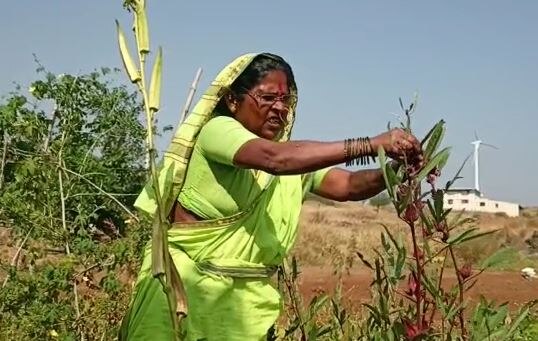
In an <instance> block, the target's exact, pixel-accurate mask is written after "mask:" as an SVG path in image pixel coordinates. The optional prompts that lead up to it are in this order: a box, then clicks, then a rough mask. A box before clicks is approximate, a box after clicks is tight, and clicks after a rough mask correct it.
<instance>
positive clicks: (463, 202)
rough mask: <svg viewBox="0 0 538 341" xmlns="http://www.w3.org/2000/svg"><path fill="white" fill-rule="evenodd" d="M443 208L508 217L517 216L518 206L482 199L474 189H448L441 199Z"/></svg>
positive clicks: (480, 194)
mask: <svg viewBox="0 0 538 341" xmlns="http://www.w3.org/2000/svg"><path fill="white" fill-rule="evenodd" d="M443 204H444V207H445V208H452V209H453V210H455V211H462V210H465V211H468V212H489V213H497V212H502V213H506V215H507V216H509V217H517V216H519V204H515V203H511V202H506V201H497V200H491V199H487V198H484V197H483V196H482V193H480V192H479V191H477V190H476V189H470V188H467V189H466V188H463V189H449V190H448V191H446V192H445V195H444V198H443Z"/></svg>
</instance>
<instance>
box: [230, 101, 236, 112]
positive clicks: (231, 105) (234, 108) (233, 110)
mask: <svg viewBox="0 0 538 341" xmlns="http://www.w3.org/2000/svg"><path fill="white" fill-rule="evenodd" d="M236 109H237V108H236V107H235V103H234V104H230V111H231V112H232V114H235V110H236Z"/></svg>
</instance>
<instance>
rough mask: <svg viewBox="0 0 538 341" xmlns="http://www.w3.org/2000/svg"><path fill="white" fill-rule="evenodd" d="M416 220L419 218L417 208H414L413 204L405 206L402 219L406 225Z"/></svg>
mask: <svg viewBox="0 0 538 341" xmlns="http://www.w3.org/2000/svg"><path fill="white" fill-rule="evenodd" d="M418 218H419V211H418V209H417V207H416V206H415V204H411V205H409V206H407V208H406V209H405V212H404V216H403V219H404V220H405V221H406V222H407V223H414V222H415V221H417V220H418Z"/></svg>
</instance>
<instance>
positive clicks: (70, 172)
mask: <svg viewBox="0 0 538 341" xmlns="http://www.w3.org/2000/svg"><path fill="white" fill-rule="evenodd" d="M109 72H110V71H109V70H108V69H103V70H101V71H100V72H97V71H96V72H92V73H90V74H87V75H81V76H71V75H62V76H54V75H52V74H50V73H45V74H44V77H43V78H42V79H39V80H37V81H35V82H33V83H32V85H31V86H30V92H31V93H32V95H33V99H32V98H26V97H25V96H23V95H22V94H13V95H11V96H10V97H9V98H7V100H6V101H5V104H2V105H0V128H1V130H2V133H3V134H2V135H4V136H5V138H4V143H5V144H6V146H7V154H6V157H5V160H4V161H3V164H4V165H5V167H4V171H3V173H2V174H0V176H1V179H2V180H3V181H2V183H3V188H2V191H1V193H0V207H2V211H1V212H0V219H4V220H5V219H12V220H14V221H17V224H15V225H14V226H13V228H14V229H15V231H16V233H17V234H18V235H24V234H25V232H26V231H28V230H29V229H31V228H33V230H32V231H33V232H32V237H36V238H37V237H43V238H47V239H49V240H51V241H54V244H56V245H63V244H64V243H65V241H66V239H67V240H69V239H71V238H74V237H76V236H77V235H78V234H79V233H84V234H85V235H92V234H95V233H98V232H102V233H104V234H107V235H110V236H111V237H114V236H118V235H119V234H121V233H122V230H123V228H124V224H123V220H124V219H123V217H124V216H125V214H124V212H123V209H121V208H120V207H119V206H118V205H117V203H116V202H115V201H114V200H112V199H111V197H110V196H107V195H105V193H104V192H108V193H111V195H112V196H115V197H117V198H118V200H119V201H120V202H123V203H125V204H126V205H130V204H131V203H132V202H133V200H134V198H135V197H134V193H137V191H138V190H139V188H140V184H141V182H142V181H143V180H144V178H145V173H144V169H143V165H142V160H143V155H144V146H143V143H144V134H145V132H144V130H143V127H142V125H141V124H140V122H139V119H138V117H139V112H140V104H139V103H138V101H137V97H136V95H135V94H131V93H129V92H127V90H126V89H125V88H124V87H122V86H113V84H112V82H111V80H110V79H109V77H108V76H107V74H108V73H109ZM59 169H60V170H61V171H62V177H63V187H64V197H65V199H66V200H65V204H66V207H65V213H66V217H65V218H66V220H67V223H68V224H67V225H68V231H62V229H61V228H59V227H60V226H61V224H60V218H61V214H60V207H61V196H60V193H59V191H60V188H59V183H58V181H59V179H58V170H59ZM81 229H82V230H84V231H82V232H81V231H80V230H81ZM66 234H67V235H66Z"/></svg>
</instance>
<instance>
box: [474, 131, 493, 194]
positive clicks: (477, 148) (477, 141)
mask: <svg viewBox="0 0 538 341" xmlns="http://www.w3.org/2000/svg"><path fill="white" fill-rule="evenodd" d="M474 137H475V140H474V141H473V142H471V144H472V145H474V189H475V190H476V191H477V193H478V194H479V195H480V196H482V194H481V193H480V180H479V174H480V168H479V167H478V153H479V151H480V145H484V146H488V147H490V148H493V149H499V148H497V147H495V146H494V145H492V144H488V143H484V142H482V140H480V139H479V138H478V134H477V133H476V131H475V132H474Z"/></svg>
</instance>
